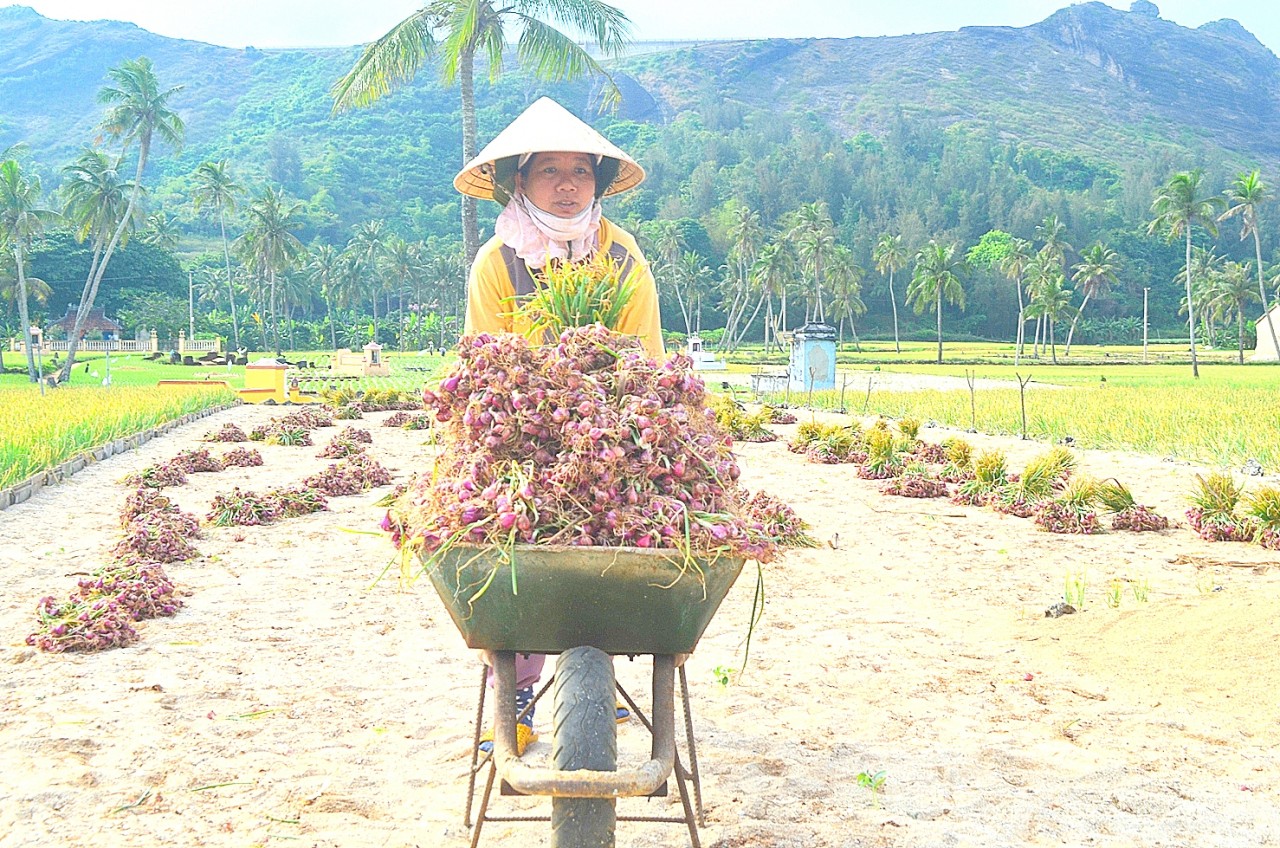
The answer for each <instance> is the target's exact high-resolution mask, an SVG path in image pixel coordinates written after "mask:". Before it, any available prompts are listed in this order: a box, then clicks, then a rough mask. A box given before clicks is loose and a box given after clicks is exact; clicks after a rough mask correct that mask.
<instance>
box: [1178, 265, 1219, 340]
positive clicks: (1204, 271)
mask: <svg viewBox="0 0 1280 848" xmlns="http://www.w3.org/2000/svg"><path fill="white" fill-rule="evenodd" d="M1226 264H1227V257H1225V256H1219V255H1218V254H1216V253H1214V252H1213V251H1212V250H1207V249H1205V248H1203V247H1193V248H1191V265H1190V266H1183V267H1182V268H1181V269H1180V270H1179V271H1178V274H1177V276H1176V277H1175V278H1174V281H1175V282H1179V283H1186V281H1187V280H1188V279H1190V280H1191V304H1192V307H1194V309H1195V311H1196V315H1197V316H1198V318H1199V326H1200V329H1201V330H1202V331H1203V332H1204V336H1203V338H1206V339H1208V344H1209V346H1210V347H1212V346H1213V337H1214V336H1215V335H1217V328H1218V319H1219V318H1221V317H1222V313H1221V312H1220V311H1214V310H1213V309H1212V308H1211V306H1212V304H1213V301H1214V298H1215V296H1216V293H1215V286H1216V285H1217V283H1218V278H1219V277H1221V276H1222V274H1223V273H1224V271H1225V269H1226ZM1188 268H1189V269H1190V270H1188ZM1187 309H1188V307H1187V299H1186V298H1185V297H1184V298H1182V300H1181V303H1180V305H1179V307H1178V314H1179V315H1182V314H1185V313H1186V312H1187Z"/></svg>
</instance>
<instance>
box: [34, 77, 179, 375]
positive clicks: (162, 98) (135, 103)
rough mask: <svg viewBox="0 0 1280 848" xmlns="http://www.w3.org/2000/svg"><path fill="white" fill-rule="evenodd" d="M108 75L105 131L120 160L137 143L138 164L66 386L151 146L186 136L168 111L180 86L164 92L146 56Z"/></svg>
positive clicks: (87, 303) (85, 300) (77, 328)
mask: <svg viewBox="0 0 1280 848" xmlns="http://www.w3.org/2000/svg"><path fill="white" fill-rule="evenodd" d="M107 75H108V76H109V77H111V79H112V80H113V81H114V82H115V86H114V87H112V86H108V87H107V88H104V89H102V90H101V91H100V92H98V100H99V101H101V102H102V103H105V104H107V113H106V115H105V116H104V117H103V119H102V129H103V130H104V131H105V132H106V134H107V135H108V136H110V137H111V138H113V139H119V140H120V142H121V143H122V150H121V155H122V156H123V154H124V153H126V152H127V151H128V150H129V148H130V147H132V146H134V145H137V148H138V164H137V170H136V171H135V172H134V177H133V184H132V186H131V187H130V192H129V203H128V205H127V206H126V207H125V210H124V214H122V215H121V216H120V218H119V221H118V222H117V223H116V226H115V230H114V231H113V232H112V234H111V238H110V240H109V241H107V243H106V246H105V248H104V249H103V252H102V259H101V261H100V262H99V263H98V265H97V268H96V269H95V270H94V273H92V274H91V275H90V278H89V280H88V281H86V282H85V290H84V292H83V293H82V294H81V295H80V306H79V308H78V309H77V310H76V320H75V324H74V326H73V329H72V332H71V339H70V343H69V344H68V345H67V359H66V362H65V363H63V366H62V373H61V374H60V375H59V377H58V381H59V382H65V381H66V380H68V379H70V377H71V368H72V366H73V365H75V359H76V347H77V346H78V345H79V343H80V334H81V333H82V332H84V322H85V321H86V320H88V318H89V312H90V310H92V309H93V302H94V300H95V299H96V298H97V296H98V286H99V285H101V283H102V276H103V274H105V273H106V270H107V263H109V262H110V261H111V255H112V254H113V253H114V252H115V250H116V247H117V246H119V244H120V242H121V240H122V239H123V238H124V236H125V231H126V230H127V229H128V228H129V227H130V226H131V225H132V221H133V216H134V212H135V210H136V209H137V208H138V203H139V201H140V200H141V199H142V173H143V170H144V169H145V168H146V167H147V160H148V159H149V158H150V156H151V145H152V142H153V141H154V140H155V139H156V138H159V139H160V140H161V141H163V142H166V143H167V144H169V145H171V146H172V147H173V148H175V149H178V148H181V147H182V140H183V135H184V134H185V132H186V128H185V127H184V126H183V123H182V119H181V118H179V117H178V115H177V113H175V112H174V111H173V110H172V109H170V108H169V101H170V99H171V98H172V97H173V96H174V95H175V94H177V93H178V92H179V91H181V90H182V86H174V87H173V88H169V89H164V90H161V88H160V83H159V81H158V80H157V79H156V75H155V71H154V69H153V68H152V66H151V60H150V59H148V58H146V57H145V56H144V57H142V58H140V59H131V60H128V61H125V62H123V63H122V64H121V65H120V67H118V68H112V69H111V70H110V71H108V72H107Z"/></svg>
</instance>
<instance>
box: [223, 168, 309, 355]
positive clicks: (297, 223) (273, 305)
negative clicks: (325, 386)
mask: <svg viewBox="0 0 1280 848" xmlns="http://www.w3.org/2000/svg"><path fill="white" fill-rule="evenodd" d="M301 209H302V204H301V203H300V202H298V201H296V200H292V199H290V198H289V197H287V196H286V195H285V193H284V191H283V190H282V189H277V188H267V189H264V190H263V191H262V192H260V193H259V194H258V196H257V197H255V198H254V200H253V202H252V203H250V204H249V206H248V208H247V210H246V211H247V213H248V217H249V224H248V227H247V229H246V230H245V231H244V234H243V235H241V236H240V238H238V239H236V248H237V250H238V251H239V252H240V254H241V255H242V256H243V257H244V258H245V259H246V260H247V264H249V265H251V266H252V267H253V268H254V269H255V271H256V272H257V274H258V276H259V278H260V279H265V280H266V282H267V298H266V299H267V309H268V313H269V315H270V318H271V339H272V342H273V343H274V345H275V348H276V350H277V352H278V351H279V350H280V315H279V312H278V309H277V307H278V304H277V298H276V283H277V279H278V277H279V275H280V274H282V273H284V271H285V270H287V269H288V268H289V267H290V266H291V265H292V264H293V263H294V261H295V260H296V259H297V258H298V257H299V256H300V255H301V254H303V253H304V252H305V248H304V247H303V246H302V242H300V241H299V240H298V237H297V236H296V235H294V231H295V230H298V229H300V228H301V227H302V221H301V220H300V219H299V218H298V213H299V211H300V210H301ZM264 337H265V335H264Z"/></svg>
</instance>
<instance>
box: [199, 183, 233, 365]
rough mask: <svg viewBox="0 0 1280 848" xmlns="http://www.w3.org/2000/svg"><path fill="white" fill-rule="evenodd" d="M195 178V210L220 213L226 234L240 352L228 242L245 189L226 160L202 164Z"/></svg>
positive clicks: (229, 294)
mask: <svg viewBox="0 0 1280 848" xmlns="http://www.w3.org/2000/svg"><path fill="white" fill-rule="evenodd" d="M192 176H193V177H194V178H195V188H194V189H193V190H192V192H191V200H192V203H193V205H194V206H195V210H196V211H197V212H200V211H202V210H204V209H206V208H208V209H212V210H213V211H215V212H216V213H217V214H218V229H219V231H220V232H221V233H222V261H223V264H224V266H225V268H226V272H227V299H228V300H229V301H230V303H231V332H232V334H233V336H234V338H235V345H236V349H237V350H239V349H240V321H239V319H238V318H237V317H236V290H235V287H234V286H233V285H232V284H231V242H230V241H229V240H228V239H227V213H228V212H235V211H236V204H237V203H238V199H239V197H240V196H241V195H242V194H244V187H243V186H242V185H240V184H239V183H237V182H236V181H235V179H234V178H232V176H231V168H230V166H229V165H228V164H227V160H226V159H221V160H219V161H217V162H202V163H201V164H200V165H199V167H197V168H196V170H195V173H194V174H193V175H192Z"/></svg>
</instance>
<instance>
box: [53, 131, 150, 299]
mask: <svg viewBox="0 0 1280 848" xmlns="http://www.w3.org/2000/svg"><path fill="white" fill-rule="evenodd" d="M62 174H63V182H62V189H61V193H62V202H63V216H64V218H65V219H66V221H67V223H69V224H70V225H71V228H72V234H73V235H74V236H75V237H76V240H77V241H79V242H83V241H84V240H85V239H90V247H91V256H92V260H91V263H90V266H89V275H88V277H87V280H92V279H93V278H94V277H95V276H96V275H97V273H98V266H99V265H100V264H102V257H103V254H104V253H105V252H106V248H107V243H108V242H109V241H110V240H111V236H112V234H113V233H114V232H115V230H116V226H117V225H118V224H119V223H120V221H121V219H122V218H123V217H124V214H125V211H126V210H127V209H128V208H129V195H130V194H131V193H132V192H133V187H134V184H133V183H132V182H129V181H128V180H125V179H123V178H122V176H121V174H120V170H119V162H117V161H116V160H115V159H113V158H111V157H110V156H108V155H107V154H105V153H103V152H102V151H100V150H85V151H84V152H82V153H81V154H80V156H79V157H78V158H77V159H76V160H75V161H74V162H72V163H71V164H70V165H67V166H66V167H64V168H63V169H62ZM140 217H141V216H140V215H139V214H138V212H137V210H136V209H135V211H134V215H133V218H132V220H130V221H129V225H128V226H127V227H126V229H125V232H124V237H123V239H122V243H127V241H128V239H129V235H130V233H131V231H132V229H133V228H134V227H135V226H137V224H138V223H139V219H140ZM88 287H89V284H88V282H86V283H85V288H86V291H87V289H88Z"/></svg>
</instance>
